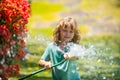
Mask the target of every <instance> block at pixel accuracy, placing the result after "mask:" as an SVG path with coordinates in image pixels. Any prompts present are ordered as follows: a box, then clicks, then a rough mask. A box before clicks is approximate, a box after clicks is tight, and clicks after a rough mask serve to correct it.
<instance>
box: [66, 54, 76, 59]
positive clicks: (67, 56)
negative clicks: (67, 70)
mask: <svg viewBox="0 0 120 80" xmlns="http://www.w3.org/2000/svg"><path fill="white" fill-rule="evenodd" d="M64 58H65V59H70V60H75V59H76V57H75V56H72V57H69V53H65V54H64Z"/></svg>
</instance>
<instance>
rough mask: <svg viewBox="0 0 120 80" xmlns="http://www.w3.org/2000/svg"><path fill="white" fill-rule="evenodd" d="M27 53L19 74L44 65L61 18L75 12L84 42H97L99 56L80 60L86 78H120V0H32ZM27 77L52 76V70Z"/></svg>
mask: <svg viewBox="0 0 120 80" xmlns="http://www.w3.org/2000/svg"><path fill="white" fill-rule="evenodd" d="M30 3H31V17H30V19H29V23H28V25H27V27H28V31H29V32H28V37H27V38H26V39H25V40H26V49H25V51H26V56H25V58H24V59H23V60H21V70H20V76H19V77H12V78H10V80H17V79H18V78H20V77H23V76H26V75H28V74H30V73H32V72H34V71H36V70H39V69H40V68H41V67H39V66H38V61H39V59H40V57H41V55H42V53H43V51H44V49H45V48H46V46H47V44H49V43H50V42H51V41H52V32H53V30H54V27H56V23H57V22H58V20H59V19H61V18H63V17H65V16H72V17H73V18H75V19H76V21H77V23H78V26H79V29H80V31H81V36H82V39H81V41H80V44H81V45H94V46H96V49H97V51H96V56H91V57H84V58H80V59H79V60H78V64H79V67H78V68H79V69H78V70H79V73H80V75H81V79H82V80H120V0H30ZM26 80H52V78H51V70H47V71H43V72H41V73H38V74H36V75H34V76H31V77H29V78H27V79H26Z"/></svg>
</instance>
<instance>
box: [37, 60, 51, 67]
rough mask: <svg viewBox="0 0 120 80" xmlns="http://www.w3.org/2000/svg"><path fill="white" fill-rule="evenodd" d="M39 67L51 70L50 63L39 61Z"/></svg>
mask: <svg viewBox="0 0 120 80" xmlns="http://www.w3.org/2000/svg"><path fill="white" fill-rule="evenodd" d="M38 64H39V66H42V67H45V68H51V62H49V61H45V60H39V63H38Z"/></svg>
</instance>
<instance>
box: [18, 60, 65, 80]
mask: <svg viewBox="0 0 120 80" xmlns="http://www.w3.org/2000/svg"><path fill="white" fill-rule="evenodd" d="M65 61H66V59H63V60H62V61H61V62H59V63H57V64H55V65H53V66H52V67H51V68H53V67H56V66H58V65H60V64H62V63H63V62H65ZM44 70H47V69H46V68H42V69H40V70H38V71H35V72H33V73H31V74H29V75H26V76H24V77H22V78H20V79H18V80H24V79H26V78H28V77H30V76H32V75H35V74H37V73H39V72H42V71H44Z"/></svg>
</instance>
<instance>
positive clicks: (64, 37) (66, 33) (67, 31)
mask: <svg viewBox="0 0 120 80" xmlns="http://www.w3.org/2000/svg"><path fill="white" fill-rule="evenodd" d="M73 37H74V31H73V30H72V29H71V28H70V27H66V28H65V27H64V28H62V29H61V30H60V39H61V41H62V42H64V41H65V42H69V41H71V40H72V39H73Z"/></svg>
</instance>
